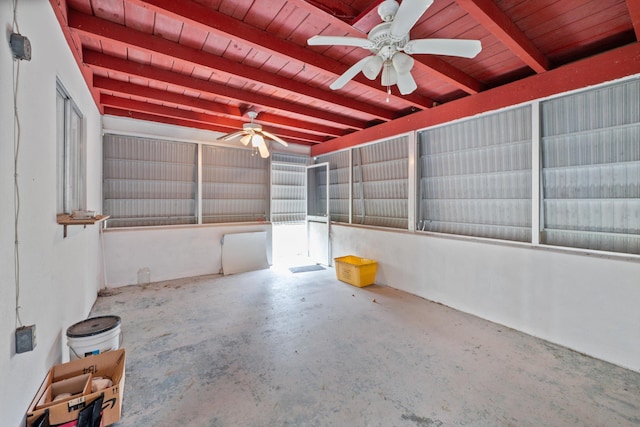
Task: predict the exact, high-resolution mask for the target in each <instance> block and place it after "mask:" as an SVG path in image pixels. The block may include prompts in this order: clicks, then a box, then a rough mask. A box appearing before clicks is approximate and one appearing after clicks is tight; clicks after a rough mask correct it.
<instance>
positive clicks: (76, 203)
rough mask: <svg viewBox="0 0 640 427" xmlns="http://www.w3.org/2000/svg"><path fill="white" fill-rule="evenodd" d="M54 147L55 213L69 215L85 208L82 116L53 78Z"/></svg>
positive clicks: (85, 189)
mask: <svg viewBox="0 0 640 427" xmlns="http://www.w3.org/2000/svg"><path fill="white" fill-rule="evenodd" d="M61 107H62V108H61ZM61 110H62V111H61ZM74 120H75V122H76V123H74ZM56 145H57V199H56V200H57V201H56V203H57V204H56V210H57V213H58V214H61V213H64V214H71V213H73V211H74V210H85V209H86V206H87V155H86V125H85V117H84V115H83V114H82V111H81V110H80V108H79V107H78V105H77V104H76V103H75V102H74V100H73V98H72V97H71V95H70V94H69V92H68V91H67V90H66V89H65V87H64V85H63V84H62V83H61V82H60V80H58V79H56Z"/></svg>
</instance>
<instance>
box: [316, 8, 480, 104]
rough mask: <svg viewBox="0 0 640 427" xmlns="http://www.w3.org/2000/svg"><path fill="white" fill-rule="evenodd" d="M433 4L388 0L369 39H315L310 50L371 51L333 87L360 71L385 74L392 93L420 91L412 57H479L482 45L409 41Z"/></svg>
mask: <svg viewBox="0 0 640 427" xmlns="http://www.w3.org/2000/svg"><path fill="white" fill-rule="evenodd" d="M432 3H433V0H404V1H403V2H402V4H400V5H398V2H397V1H395V0H385V1H383V2H382V3H381V4H380V6H378V14H379V15H380V18H382V20H383V21H384V22H382V23H381V24H378V25H376V26H375V27H374V28H373V29H372V30H371V31H370V32H369V34H368V35H367V38H361V37H343V36H314V37H311V38H310V39H309V40H307V43H308V44H309V45H310V46H326V45H336V46H353V47H361V48H364V49H369V50H370V51H371V52H372V53H373V55H370V56H367V57H366V58H363V59H361V60H360V61H358V62H356V63H355V64H354V65H353V66H352V67H351V68H349V69H348V70H347V71H346V72H345V73H344V74H342V75H341V76H340V77H338V78H337V79H336V80H335V81H334V82H333V83H332V84H331V86H329V87H330V88H331V89H333V90H336V89H340V88H342V87H343V86H344V85H345V84H346V83H347V82H348V81H349V80H351V79H352V78H354V77H355V76H356V74H358V73H359V72H360V71H362V73H363V74H364V75H365V76H366V77H367V78H368V79H369V80H374V79H375V78H376V77H377V76H378V74H380V71H382V79H381V80H382V86H386V87H387V93H388V94H390V93H391V86H393V85H394V84H395V85H397V86H398V89H399V90H400V93H401V94H402V95H407V94H409V93H411V92H413V91H414V90H416V89H417V87H418V86H417V85H416V82H415V80H414V79H413V76H412V75H411V69H412V68H413V63H414V60H413V58H412V57H411V56H410V55H412V54H435V55H450V56H460V57H464V58H473V57H475V56H476V55H477V54H478V53H479V52H480V50H481V49H482V45H481V44H480V41H479V40H459V39H416V40H409V31H411V28H412V27H413V26H414V25H415V24H416V22H418V19H420V17H421V16H422V14H424V12H425V11H426V10H427V9H428V8H429V6H431V4H432Z"/></svg>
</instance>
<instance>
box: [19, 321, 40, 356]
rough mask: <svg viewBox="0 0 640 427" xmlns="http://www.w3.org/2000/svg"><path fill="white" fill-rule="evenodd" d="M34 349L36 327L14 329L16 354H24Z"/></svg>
mask: <svg viewBox="0 0 640 427" xmlns="http://www.w3.org/2000/svg"><path fill="white" fill-rule="evenodd" d="M34 348H36V325H29V326H21V327H19V328H18V329H16V353H26V352H27V351H32V350H33V349H34Z"/></svg>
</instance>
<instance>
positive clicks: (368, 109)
mask: <svg viewBox="0 0 640 427" xmlns="http://www.w3.org/2000/svg"><path fill="white" fill-rule="evenodd" d="M69 27H70V28H72V29H73V30H74V31H76V32H78V33H80V34H83V35H85V36H86V37H91V38H93V39H95V40H106V41H109V42H111V43H115V44H118V45H120V46H122V47H125V48H128V49H131V48H132V47H133V48H136V49H139V50H141V51H144V52H146V53H149V54H153V55H162V56H164V57H167V58H171V59H173V60H177V61H180V62H184V63H187V64H189V65H191V66H196V67H204V68H207V69H209V70H212V71H217V72H222V73H225V74H227V75H228V76H229V77H239V78H242V79H245V80H247V81H253V82H256V83H259V84H263V85H267V86H271V87H273V88H274V89H275V90H278V91H285V92H290V93H293V94H295V95H298V96H301V97H306V98H311V99H315V100H317V101H320V102H322V103H325V104H333V105H337V106H340V107H343V108H348V109H351V110H354V111H355V112H358V113H360V114H366V115H369V116H371V118H372V119H380V120H384V121H387V120H392V119H394V118H398V117H400V115H399V114H398V113H396V112H395V111H391V110H387V109H383V108H380V107H379V106H376V105H372V104H370V103H368V102H362V101H356V100H354V99H352V98H349V97H346V96H343V95H340V94H338V93H336V92H334V91H331V90H324V89H321V88H318V87H313V86H309V85H307V84H305V83H302V82H298V81H295V80H292V79H289V78H287V77H284V76H280V75H277V74H272V73H267V72H264V71H261V70H259V69H256V68H253V67H249V66H247V65H244V64H242V63H237V62H234V61H231V60H228V59H226V58H223V57H220V56H217V55H213V54H210V53H207V52H204V51H202V50H198V49H193V48H190V47H187V46H184V45H181V44H179V43H176V42H172V41H170V40H167V39H164V38H162V37H158V36H154V35H152V34H148V33H144V32H141V31H137V30H134V29H131V28H127V27H125V26H122V25H120V24H116V23H113V22H111V21H107V20H105V19H101V18H96V17H94V16H91V15H87V14H84V13H80V12H77V11H75V10H73V9H70V10H69Z"/></svg>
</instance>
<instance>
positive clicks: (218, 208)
mask: <svg viewBox="0 0 640 427" xmlns="http://www.w3.org/2000/svg"><path fill="white" fill-rule="evenodd" d="M252 154H253V153H252V152H250V151H249V150H238V149H234V148H226V147H216V146H210V145H209V146H203V147H202V222H203V223H219V222H238V221H267V220H268V219H269V217H268V212H269V199H268V195H269V191H268V190H269V188H268V186H269V161H268V160H265V159H263V158H261V157H260V156H255V155H252Z"/></svg>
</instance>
